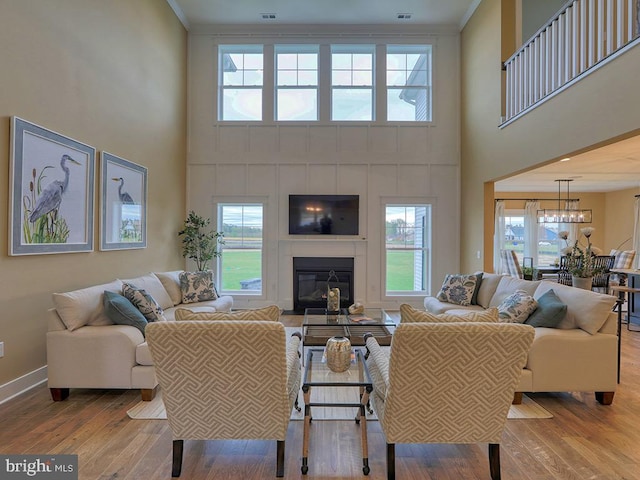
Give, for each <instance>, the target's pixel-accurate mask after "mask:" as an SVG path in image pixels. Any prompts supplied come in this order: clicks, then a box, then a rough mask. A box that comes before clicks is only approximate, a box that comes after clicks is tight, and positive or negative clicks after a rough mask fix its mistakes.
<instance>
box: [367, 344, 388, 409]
mask: <svg viewBox="0 0 640 480" xmlns="http://www.w3.org/2000/svg"><path fill="white" fill-rule="evenodd" d="M364 339H365V342H366V345H367V351H368V352H369V355H368V359H367V365H368V366H369V371H370V372H371V376H372V379H373V387H374V389H375V390H377V391H378V393H379V394H380V396H381V398H383V399H384V398H385V397H386V395H387V389H388V388H389V351H388V350H383V349H382V347H380V345H379V344H378V341H377V340H376V338H375V337H374V336H373V335H371V334H370V333H369V334H367V333H365V335H364Z"/></svg>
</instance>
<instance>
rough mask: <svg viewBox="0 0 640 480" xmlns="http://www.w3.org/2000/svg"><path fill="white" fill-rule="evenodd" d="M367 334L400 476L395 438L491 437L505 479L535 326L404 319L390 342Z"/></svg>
mask: <svg viewBox="0 0 640 480" xmlns="http://www.w3.org/2000/svg"><path fill="white" fill-rule="evenodd" d="M369 335H370V334H367V335H365V337H366V346H367V350H368V352H369V357H368V360H367V366H368V368H369V372H370V374H371V377H372V381H373V392H372V394H371V401H372V403H373V408H374V410H375V411H376V413H377V415H378V418H379V420H380V426H381V428H382V431H383V433H384V436H385V439H386V442H387V478H388V480H393V479H395V444H396V443H488V444H489V467H490V472H491V478H492V479H493V480H497V479H499V478H500V440H501V437H502V433H503V430H504V426H505V423H506V420H507V415H508V413H509V406H510V405H511V402H512V400H513V394H514V391H515V389H516V387H517V385H518V381H519V379H520V375H521V374H522V368H523V367H524V365H525V363H526V360H527V354H528V352H529V348H530V346H531V342H532V341H533V336H534V329H533V327H531V326H530V325H523V324H515V323H466V322H465V323H400V324H399V325H398V327H397V328H396V329H395V332H394V334H393V339H392V341H391V347H390V348H389V349H382V348H381V347H380V346H379V345H378V342H377V341H376V339H375V338H374V337H373V336H369Z"/></svg>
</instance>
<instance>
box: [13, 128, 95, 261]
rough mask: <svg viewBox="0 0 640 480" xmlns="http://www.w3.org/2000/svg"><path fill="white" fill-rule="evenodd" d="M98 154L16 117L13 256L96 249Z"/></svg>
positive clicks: (84, 145)
mask: <svg viewBox="0 0 640 480" xmlns="http://www.w3.org/2000/svg"><path fill="white" fill-rule="evenodd" d="M95 153H96V150H95V148H93V147H91V146H89V145H87V144H84V143H82V142H79V141H77V140H74V139H72V138H70V137H67V136H64V135H62V134H60V133H56V132H54V131H52V130H49V129H46V128H44V127H41V126H39V125H36V124H35V123H31V122H28V121H26V120H24V119H22V118H19V117H15V116H14V117H11V154H10V156H11V161H10V167H9V170H10V171H9V181H10V186H9V191H10V194H9V255H38V254H52V253H77V252H91V251H93V232H94V224H93V221H94V217H93V206H94V205H93V201H94V200H93V199H94V181H95Z"/></svg>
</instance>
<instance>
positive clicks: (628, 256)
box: [609, 249, 636, 269]
mask: <svg viewBox="0 0 640 480" xmlns="http://www.w3.org/2000/svg"><path fill="white" fill-rule="evenodd" d="M609 255H613V256H614V257H616V259H615V260H614V263H613V268H615V269H619V268H623V269H629V268H631V267H632V266H633V259H634V258H635V256H636V251H635V250H615V249H613V250H611V252H610V253H609Z"/></svg>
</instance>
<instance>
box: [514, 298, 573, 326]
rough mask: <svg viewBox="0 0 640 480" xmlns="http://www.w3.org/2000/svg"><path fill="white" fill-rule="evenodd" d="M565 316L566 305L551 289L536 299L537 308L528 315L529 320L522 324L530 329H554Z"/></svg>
mask: <svg viewBox="0 0 640 480" xmlns="http://www.w3.org/2000/svg"><path fill="white" fill-rule="evenodd" d="M566 314H567V305H566V304H565V303H563V302H562V300H560V299H559V298H558V296H557V295H556V294H555V292H554V291H553V289H551V290H547V291H546V292H545V293H543V294H542V295H541V296H540V298H538V308H536V309H535V310H534V312H533V313H532V314H531V315H529V318H527V319H526V320H525V322H524V323H526V324H527V325H531V326H532V327H548V328H555V327H557V326H558V324H559V323H560V322H561V321H562V319H563V318H564V317H565V315H566Z"/></svg>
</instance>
